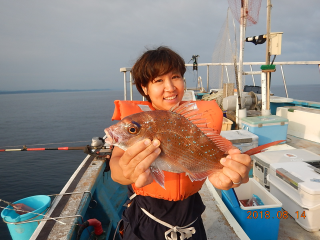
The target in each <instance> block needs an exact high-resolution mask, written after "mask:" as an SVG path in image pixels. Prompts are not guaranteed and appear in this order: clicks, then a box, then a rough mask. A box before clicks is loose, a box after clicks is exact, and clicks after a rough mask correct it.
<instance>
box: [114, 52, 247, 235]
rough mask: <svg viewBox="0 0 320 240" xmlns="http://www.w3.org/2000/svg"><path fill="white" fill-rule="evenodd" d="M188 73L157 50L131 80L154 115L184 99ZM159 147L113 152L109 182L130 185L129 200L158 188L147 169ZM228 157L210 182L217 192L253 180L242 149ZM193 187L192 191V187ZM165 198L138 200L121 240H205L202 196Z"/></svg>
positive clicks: (144, 144)
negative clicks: (135, 190) (249, 175)
mask: <svg viewBox="0 0 320 240" xmlns="http://www.w3.org/2000/svg"><path fill="white" fill-rule="evenodd" d="M185 71H186V68H185V63H184V60H183V59H182V58H181V57H180V56H179V55H178V54H177V53H175V52H174V51H172V50H171V49H169V48H167V47H159V48H157V49H155V50H149V51H146V52H145V53H144V54H143V55H142V56H141V57H140V58H139V59H138V60H137V62H136V63H135V65H134V66H133V69H132V76H133V79H134V82H135V84H136V87H137V89H138V91H139V92H140V93H141V94H142V95H143V96H144V97H146V98H147V100H148V101H149V102H151V104H152V107H153V108H154V109H155V110H169V109H170V108H171V107H172V106H174V105H176V104H178V103H180V102H181V100H182V97H183V94H184V80H183V76H184V73H185ZM159 146H160V142H159V140H157V139H155V140H153V141H151V140H150V139H145V140H143V141H140V142H138V143H136V144H135V145H133V146H132V147H130V148H128V149H127V150H126V151H123V150H121V149H120V148H117V147H115V148H114V150H113V154H112V158H111V160H110V167H111V177H112V179H113V180H114V181H116V182H118V183H120V184H123V185H128V191H129V197H130V196H135V192H134V189H139V188H143V189H144V188H146V189H147V187H148V189H150V186H151V189H152V188H153V186H154V187H156V184H157V183H155V182H153V178H152V176H151V174H150V170H149V166H150V165H151V163H152V162H153V161H154V160H155V159H156V158H157V156H158V155H159V154H160V152H161V150H160V148H159ZM228 154H229V155H228V156H227V157H226V158H224V159H221V161H220V162H221V164H222V165H223V166H224V168H223V169H222V171H221V172H219V173H217V174H212V175H211V176H209V177H208V179H209V180H210V182H211V183H212V184H213V186H214V187H216V188H219V189H223V190H227V189H230V188H234V187H238V186H239V185H240V184H241V183H246V182H248V181H249V177H248V173H249V170H250V163H251V159H250V157H249V156H248V155H245V154H241V152H240V151H239V150H238V149H232V150H230V151H229V152H228ZM130 184H132V185H130ZM149 184H151V185H149ZM152 184H153V185H152ZM201 184H202V183H201ZM189 185H190V187H192V186H191V183H189ZM183 186H185V185H183ZM187 186H188V185H187ZM179 187H181V186H180V185H179ZM152 196H153V195H152ZM166 199H167V198H166V196H159V197H150V195H148V194H146V195H145V196H141V195H137V196H135V197H134V198H133V200H132V201H130V207H128V208H127V209H126V210H125V211H124V213H123V216H122V219H123V223H124V226H123V228H124V235H123V239H130V240H131V239H132V240H136V239H148V240H149V239H171V238H169V237H174V235H175V234H177V236H180V237H181V239H187V238H188V239H197V240H199V239H207V238H206V233H205V230H204V227H203V223H202V219H201V214H202V213H203V211H204V209H205V206H204V205H203V203H202V200H201V197H200V195H199V193H197V192H196V193H194V194H192V195H191V196H187V197H186V198H184V197H181V198H180V199H174V200H173V201H172V199H170V200H171V201H170V200H166ZM170 226H171V227H170ZM172 226H179V227H182V230H181V231H177V229H176V228H175V229H174V228H173V227H172ZM183 227H184V228H183ZM183 229H186V230H183ZM176 232H177V233H176ZM189 237H190V238H189ZM177 239H179V237H178V238H177Z"/></svg>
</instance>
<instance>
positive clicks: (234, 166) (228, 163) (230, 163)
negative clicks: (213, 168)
mask: <svg viewBox="0 0 320 240" xmlns="http://www.w3.org/2000/svg"><path fill="white" fill-rule="evenodd" d="M242 162H245V164H243V163H241V162H239V161H236V160H234V158H232V159H231V158H230V156H228V157H227V158H222V159H221V160H220V163H221V164H222V165H223V166H224V167H227V168H230V169H231V170H233V171H235V172H237V173H239V174H240V175H241V177H242V178H245V177H247V176H248V175H249V171H250V168H251V159H250V160H249V161H248V160H244V161H242Z"/></svg>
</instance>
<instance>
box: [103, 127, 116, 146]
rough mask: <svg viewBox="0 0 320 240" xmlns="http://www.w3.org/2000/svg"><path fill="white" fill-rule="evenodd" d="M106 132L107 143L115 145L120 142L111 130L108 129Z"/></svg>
mask: <svg viewBox="0 0 320 240" xmlns="http://www.w3.org/2000/svg"><path fill="white" fill-rule="evenodd" d="M104 132H105V134H106V135H107V138H106V139H105V142H106V143H108V144H110V145H114V144H115V143H117V142H118V138H117V137H116V136H114V135H113V134H112V131H111V130H110V129H109V128H106V129H105V130H104Z"/></svg>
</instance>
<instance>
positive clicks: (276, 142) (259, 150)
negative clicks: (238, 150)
mask: <svg viewBox="0 0 320 240" xmlns="http://www.w3.org/2000/svg"><path fill="white" fill-rule="evenodd" d="M284 141H285V140H279V141H274V142H271V143H267V144H263V145H261V146H259V147H256V148H252V149H250V150H248V151H246V152H244V154H248V155H254V154H257V153H260V152H263V150H264V149H266V148H268V147H271V146H274V145H277V144H279V143H281V142H284Z"/></svg>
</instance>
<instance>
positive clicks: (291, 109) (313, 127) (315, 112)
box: [277, 106, 320, 143]
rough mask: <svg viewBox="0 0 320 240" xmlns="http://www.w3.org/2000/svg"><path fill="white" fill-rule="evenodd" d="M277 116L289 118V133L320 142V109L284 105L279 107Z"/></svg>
mask: <svg viewBox="0 0 320 240" xmlns="http://www.w3.org/2000/svg"><path fill="white" fill-rule="evenodd" d="M277 116H281V117H284V118H287V119H288V120H289V124H288V134H290V135H293V136H296V137H299V138H304V139H307V140H310V141H313V142H318V143H320V134H319V132H320V125H319V122H320V109H314V108H308V107H300V106H284V107H278V108H277Z"/></svg>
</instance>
